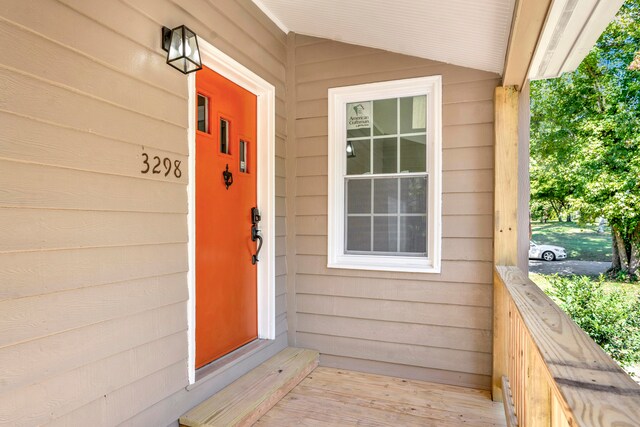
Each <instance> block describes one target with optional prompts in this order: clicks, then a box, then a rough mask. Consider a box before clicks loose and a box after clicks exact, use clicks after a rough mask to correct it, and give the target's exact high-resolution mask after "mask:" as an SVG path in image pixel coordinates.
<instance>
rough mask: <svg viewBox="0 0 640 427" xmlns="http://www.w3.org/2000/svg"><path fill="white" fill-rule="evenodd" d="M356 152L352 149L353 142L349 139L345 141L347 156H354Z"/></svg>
mask: <svg viewBox="0 0 640 427" xmlns="http://www.w3.org/2000/svg"><path fill="white" fill-rule="evenodd" d="M355 156H356V153H355V150H354V149H353V144H352V143H351V141H349V142H347V157H355Z"/></svg>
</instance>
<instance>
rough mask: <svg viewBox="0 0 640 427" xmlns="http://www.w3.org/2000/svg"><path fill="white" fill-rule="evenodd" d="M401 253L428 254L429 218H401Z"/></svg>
mask: <svg viewBox="0 0 640 427" xmlns="http://www.w3.org/2000/svg"><path fill="white" fill-rule="evenodd" d="M400 252H413V253H426V252H427V217H426V216H401V217H400Z"/></svg>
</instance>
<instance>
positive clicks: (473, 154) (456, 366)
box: [288, 35, 499, 388]
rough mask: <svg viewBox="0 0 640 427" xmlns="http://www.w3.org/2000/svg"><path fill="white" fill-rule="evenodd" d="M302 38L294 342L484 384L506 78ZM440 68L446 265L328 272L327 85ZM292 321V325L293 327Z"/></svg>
mask: <svg viewBox="0 0 640 427" xmlns="http://www.w3.org/2000/svg"><path fill="white" fill-rule="evenodd" d="M290 37H291V38H292V39H293V40H294V45H295V58H294V64H295V69H294V70H293V71H294V72H293V75H294V76H295V84H294V85H292V87H293V88H294V90H295V98H294V99H295V105H294V110H295V111H294V114H295V123H294V124H293V125H292V124H290V126H292V130H293V132H294V136H295V141H296V147H295V152H296V156H295V160H294V161H292V162H291V163H289V164H291V165H292V166H293V167H295V178H292V176H291V175H290V178H289V179H291V181H290V182H291V184H292V186H294V188H292V189H290V191H291V194H292V197H293V200H294V201H295V206H294V209H293V210H292V212H293V214H294V215H295V218H290V219H289V220H288V224H289V227H290V228H295V249H296V263H295V283H296V287H295V291H296V298H295V301H294V302H295V309H296V318H295V323H296V328H297V329H296V331H297V332H296V335H295V336H296V343H297V345H301V346H308V347H311V348H315V349H317V350H319V351H320V352H321V363H323V364H327V365H329V366H336V367H344V368H347V369H349V368H351V369H360V370H369V371H371V372H384V373H387V374H388V373H389V372H393V373H395V374H396V375H399V376H404V377H414V378H419V379H426V380H431V381H440V382H446V383H449V384H459V385H467V386H474V387H480V388H487V387H488V386H489V379H490V378H489V375H490V364H491V320H492V319H491V304H492V303H491V302H492V289H491V286H490V284H491V281H492V259H493V253H492V252H493V92H494V89H495V87H496V85H497V84H498V83H499V79H498V76H496V75H495V74H491V73H487V72H484V71H478V70H472V69H465V68H461V67H455V66H451V65H447V64H442V63H438V62H434V61H428V60H425V59H420V58H414V57H408V56H403V55H397V54H393V53H389V52H383V51H379V50H375V49H370V48H364V47H359V46H353V45H347V44H343V43H339V42H333V41H327V40H322V39H313V38H310V37H303V36H299V35H295V36H290ZM436 74H439V75H442V78H443V108H442V114H443V151H442V165H443V194H442V203H443V217H442V236H443V237H442V258H443V261H442V272H441V273H439V274H417V273H394V272H377V271H368V270H340V269H327V267H326V264H327V258H326V256H327V237H326V234H327V170H328V167H327V161H328V159H327V152H328V148H327V147H328V141H327V129H328V118H327V110H328V105H327V90H328V89H329V88H331V87H339V86H345V85H353V84H362V83H371V82H378V81H386V80H394V79H402V78H410V77H420V76H429V75H436ZM290 327H291V326H290Z"/></svg>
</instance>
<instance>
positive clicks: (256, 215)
mask: <svg viewBox="0 0 640 427" xmlns="http://www.w3.org/2000/svg"><path fill="white" fill-rule="evenodd" d="M261 219H262V217H261V216H260V211H259V210H258V208H251V241H252V242H255V241H256V240H257V241H258V249H257V250H256V253H255V254H254V255H252V256H251V264H253V265H255V264H256V263H257V262H258V261H260V260H259V259H258V254H259V253H260V250H261V249H262V235H261V234H260V229H258V223H259V222H260V220H261Z"/></svg>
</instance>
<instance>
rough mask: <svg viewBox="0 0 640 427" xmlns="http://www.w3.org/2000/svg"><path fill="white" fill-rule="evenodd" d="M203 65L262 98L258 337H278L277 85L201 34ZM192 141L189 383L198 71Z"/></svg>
mask: <svg viewBox="0 0 640 427" xmlns="http://www.w3.org/2000/svg"><path fill="white" fill-rule="evenodd" d="M198 45H199V47H200V56H201V58H202V64H203V65H205V66H207V67H209V68H211V69H212V70H213V71H215V72H216V73H218V74H220V75H221V76H223V77H225V78H227V79H229V80H231V81H232V82H233V83H235V84H237V85H238V86H240V87H242V88H244V89H246V90H248V91H249V92H251V93H253V94H254V95H256V98H257V107H258V111H257V115H258V117H257V132H256V138H257V141H256V142H255V143H256V144H257V147H256V148H257V157H258V158H257V164H258V175H257V177H256V180H257V182H256V187H257V188H256V190H257V203H258V208H259V209H260V211H261V214H262V219H261V221H260V225H261V230H262V236H263V238H264V247H263V248H262V251H261V252H260V262H258V280H257V282H258V301H257V302H258V338H259V339H267V340H274V339H275V338H276V325H275V323H276V322H275V300H276V298H275V293H276V292H275V87H274V86H273V85H272V84H271V83H269V82H267V81H266V80H264V79H263V78H262V77H260V76H258V75H257V74H255V73H254V72H253V71H251V70H249V69H248V68H247V67H245V66H244V65H242V64H240V63H239V62H237V61H236V60H234V59H233V58H231V57H230V56H228V55H226V54H225V53H223V52H221V51H220V50H219V49H217V48H216V47H214V46H213V45H212V44H210V43H208V42H206V41H205V40H203V39H201V38H199V39H198ZM187 83H188V92H189V96H188V103H189V105H188V111H189V124H188V142H189V184H188V186H187V191H188V204H189V213H188V214H187V223H188V231H189V244H188V252H189V273H188V279H187V280H188V287H189V301H188V304H187V314H188V325H189V331H188V337H189V362H188V363H189V384H193V383H194V382H195V378H196V375H195V371H196V369H195V361H196V352H195V349H196V334H195V326H196V300H195V296H196V293H195V291H196V289H195V287H196V270H195V254H196V243H195V242H196V240H195V236H196V212H195V206H196V184H195V182H196V175H195V172H196V161H195V160H196V159H195V147H196V127H195V124H196V108H195V106H196V76H195V73H191V74H189V75H188V80H187Z"/></svg>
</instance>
